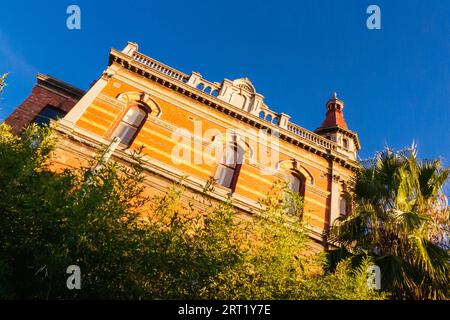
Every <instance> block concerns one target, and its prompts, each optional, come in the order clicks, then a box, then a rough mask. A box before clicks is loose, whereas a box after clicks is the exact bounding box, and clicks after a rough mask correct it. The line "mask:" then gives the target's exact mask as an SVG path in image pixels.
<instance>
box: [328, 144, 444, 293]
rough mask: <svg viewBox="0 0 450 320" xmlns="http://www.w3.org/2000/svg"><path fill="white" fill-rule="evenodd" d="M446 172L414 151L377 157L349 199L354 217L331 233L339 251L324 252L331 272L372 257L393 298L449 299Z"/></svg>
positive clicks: (360, 176)
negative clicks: (341, 263)
mask: <svg viewBox="0 0 450 320" xmlns="http://www.w3.org/2000/svg"><path fill="white" fill-rule="evenodd" d="M449 172H450V170H449V169H447V168H443V167H442V166H441V163H440V161H439V160H435V161H426V160H418V159H417V156H416V148H415V147H414V146H413V147H412V148H410V149H405V150H403V151H399V152H394V151H392V150H391V149H389V148H386V149H385V150H384V151H382V152H380V153H378V154H377V155H376V156H375V157H374V158H373V159H372V161H371V162H370V163H369V164H368V165H366V166H363V168H362V169H361V171H360V172H359V173H358V174H357V176H356V178H355V181H354V187H353V190H352V192H351V193H349V194H348V195H347V196H348V197H350V198H351V200H352V202H353V204H354V208H355V209H354V212H352V214H351V215H349V216H348V217H343V218H339V219H338V220H336V221H335V223H334V224H333V226H332V228H331V230H330V233H329V240H330V243H332V244H334V245H336V246H337V248H336V249H333V250H330V251H329V253H328V256H329V260H330V268H331V269H333V268H334V266H335V265H336V263H337V262H339V261H340V260H342V259H344V258H347V257H352V261H353V263H354V264H355V265H358V263H359V262H360V261H362V258H363V257H364V256H371V257H372V258H373V259H374V261H375V263H376V264H377V265H378V266H379V267H380V269H381V278H382V289H383V290H387V291H389V292H391V294H392V298H394V299H449V298H450V294H449V292H450V291H449V286H450V263H449V247H448V227H449V208H448V205H447V203H446V198H445V196H444V195H443V193H442V187H443V185H444V184H445V182H446V181H447V179H448V177H449ZM445 232H447V234H446V239H447V240H446V241H445V237H443V233H445ZM443 239H444V240H443Z"/></svg>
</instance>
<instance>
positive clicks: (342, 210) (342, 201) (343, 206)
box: [339, 198, 347, 216]
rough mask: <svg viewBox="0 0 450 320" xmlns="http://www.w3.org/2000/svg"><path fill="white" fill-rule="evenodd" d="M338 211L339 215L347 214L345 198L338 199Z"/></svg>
mask: <svg viewBox="0 0 450 320" xmlns="http://www.w3.org/2000/svg"><path fill="white" fill-rule="evenodd" d="M339 213H340V215H341V216H346V215H347V200H345V198H341V199H340V200H339Z"/></svg>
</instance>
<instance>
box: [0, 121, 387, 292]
mask: <svg viewBox="0 0 450 320" xmlns="http://www.w3.org/2000/svg"><path fill="white" fill-rule="evenodd" d="M55 143H56V141H55V139H54V138H53V135H52V130H51V128H48V127H46V128H39V127H37V126H36V125H31V126H29V127H27V128H26V129H25V131H24V132H23V133H22V135H21V136H16V135H13V134H12V133H11V129H10V128H9V127H8V126H7V125H5V124H0V298H2V299H79V298H81V299H207V298H208V299H237V298H240V299H379V298H383V295H380V294H378V293H376V292H374V291H372V290H371V289H369V288H367V286H366V284H365V278H366V275H365V271H364V270H363V269H361V270H360V271H352V270H351V269H350V268H349V266H348V264H349V262H343V263H341V264H340V265H339V267H338V269H337V271H336V272H332V273H330V272H324V266H325V264H324V263H325V262H324V260H323V257H322V256H321V255H319V256H312V255H308V254H307V252H308V248H307V237H306V231H305V229H304V226H303V223H302V222H301V221H300V220H299V219H298V216H295V215H292V214H289V213H288V212H292V205H291V203H290V201H292V196H290V195H287V196H286V193H285V192H284V191H283V186H279V185H278V186H275V187H274V190H273V192H272V193H270V194H269V196H268V197H267V199H262V200H261V204H262V206H263V210H262V211H261V213H260V214H259V216H258V217H253V218H251V219H249V217H248V216H245V215H241V214H239V213H238V212H236V210H235V209H234V206H233V204H232V202H231V200H230V199H228V201H222V202H217V201H215V200H213V199H212V197H211V196H210V191H211V190H212V189H213V188H214V185H213V183H212V182H210V183H208V184H207V185H206V186H205V189H204V191H203V192H202V193H199V194H196V195H195V196H194V197H192V195H189V196H188V195H187V194H186V190H184V187H183V185H182V183H181V182H180V183H177V184H174V185H173V186H172V187H171V188H169V189H168V190H167V191H166V192H164V193H163V194H159V195H156V196H153V197H152V198H148V197H147V196H146V195H145V192H144V187H143V186H144V184H145V180H144V175H143V168H142V166H141V164H140V154H139V152H137V153H136V154H135V155H134V156H133V157H132V161H131V163H132V165H131V166H123V165H121V164H118V163H116V162H114V161H110V162H108V163H101V164H102V165H101V166H98V165H97V164H98V161H100V159H101V157H98V159H93V160H92V162H91V163H90V164H89V165H88V166H87V167H82V168H79V169H66V170H64V171H62V172H55V171H54V170H52V167H51V165H52V157H51V156H52V151H53V150H54V148H55ZM93 167H96V168H97V169H98V170H92V168H93ZM286 199H290V200H289V201H288V200H286ZM295 208H296V212H297V213H298V215H300V213H301V211H302V201H301V199H297V200H296V201H295ZM288 209H289V210H288ZM367 261H369V260H367ZM69 265H78V266H79V267H80V268H81V276H82V281H81V285H82V288H81V290H73V291H70V290H68V289H67V288H66V278H67V277H68V275H67V274H66V268H67V267H68V266H69Z"/></svg>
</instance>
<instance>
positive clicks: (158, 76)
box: [109, 49, 360, 170]
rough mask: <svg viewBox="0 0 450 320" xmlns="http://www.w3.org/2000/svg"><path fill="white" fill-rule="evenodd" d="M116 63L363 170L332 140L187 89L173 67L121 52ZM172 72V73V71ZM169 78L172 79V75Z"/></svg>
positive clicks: (115, 54)
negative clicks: (152, 64) (158, 66)
mask: <svg viewBox="0 0 450 320" xmlns="http://www.w3.org/2000/svg"><path fill="white" fill-rule="evenodd" d="M114 63H117V64H119V65H120V66H122V67H123V68H125V69H127V70H129V71H131V72H133V73H135V74H137V75H139V76H142V77H145V78H147V79H149V80H151V81H154V82H157V83H159V84H161V85H163V86H165V87H167V88H169V89H172V90H174V91H177V92H179V93H181V94H183V95H185V96H187V97H189V98H192V99H194V100H197V101H199V102H201V103H202V104H204V105H206V106H208V107H211V108H214V109H216V110H218V111H220V112H222V113H225V114H227V115H229V116H232V117H234V118H236V119H238V120H240V121H243V122H244V123H247V124H249V125H251V126H254V127H255V128H258V129H265V130H267V132H268V133H274V132H277V133H279V136H280V138H281V139H283V140H285V141H287V142H289V143H291V144H293V145H295V146H298V147H300V148H303V149H305V150H307V151H310V152H313V153H315V154H318V155H320V156H322V157H324V158H327V159H331V160H333V161H336V162H338V163H339V164H340V165H342V166H343V167H345V168H348V169H351V170H358V168H359V167H360V165H359V163H358V162H357V161H354V160H351V159H349V158H348V157H347V156H345V155H344V154H341V153H340V152H339V151H337V150H338V145H337V144H335V143H334V142H332V141H329V140H328V139H326V138H324V137H321V136H320V135H317V134H316V133H314V132H312V131H309V130H307V129H304V128H302V129H303V130H305V131H307V132H308V134H309V135H310V136H311V137H312V138H313V140H314V142H313V141H310V140H308V139H306V138H304V137H302V136H299V135H295V134H293V133H292V132H290V131H288V130H286V129H284V128H281V127H278V126H275V125H272V124H271V123H269V122H266V121H263V120H261V119H260V118H258V117H257V116H255V115H253V114H251V113H248V112H245V111H243V110H241V109H239V108H236V107H235V106H233V105H231V104H229V103H226V102H224V101H222V100H219V99H217V98H216V97H214V96H211V95H208V94H205V93H204V92H202V91H200V90H197V89H195V88H193V87H191V86H188V85H186V83H185V82H186V79H187V77H188V76H187V75H186V74H183V73H181V72H179V71H177V70H175V69H172V68H170V67H167V66H165V68H167V69H166V70H168V71H166V72H165V73H162V72H159V71H157V70H155V69H152V68H150V67H148V66H147V65H144V64H141V63H139V62H137V61H135V60H134V59H133V58H132V57H130V56H128V55H126V54H124V53H122V52H120V51H118V50H115V49H111V54H110V58H109V65H112V64H114ZM169 68H170V69H169ZM167 73H168V74H169V75H168V74H167ZM173 74H175V75H176V76H175V77H174V76H173ZM322 140H323V141H324V144H326V145H327V146H329V148H325V147H322V146H321V145H318V142H320V141H322Z"/></svg>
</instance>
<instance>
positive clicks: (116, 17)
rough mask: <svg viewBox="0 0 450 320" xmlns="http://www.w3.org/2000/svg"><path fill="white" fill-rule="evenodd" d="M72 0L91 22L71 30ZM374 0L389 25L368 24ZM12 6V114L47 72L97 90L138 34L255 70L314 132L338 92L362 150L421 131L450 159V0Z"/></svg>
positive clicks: (223, 69)
mask: <svg viewBox="0 0 450 320" xmlns="http://www.w3.org/2000/svg"><path fill="white" fill-rule="evenodd" d="M70 4H77V5H79V6H80V8H81V13H82V17H81V18H82V21H81V26H82V29H81V30H79V31H69V30H68V29H67V28H66V19H67V16H68V15H67V14H66V8H67V6H68V5H70ZM370 4H376V5H378V6H379V7H380V8H381V19H382V22H381V27H382V29H381V30H368V29H367V28H366V19H367V17H368V15H367V14H366V8H367V7H368V6H369V5H370ZM0 12H2V17H1V20H0V73H2V72H4V71H10V72H11V74H10V77H9V79H8V81H9V86H8V87H7V89H6V90H5V92H4V94H3V101H2V102H1V110H0V119H1V118H5V117H6V116H7V115H8V114H9V113H10V112H11V111H12V110H13V108H15V107H16V106H17V105H18V104H19V103H20V102H21V101H22V100H24V99H25V98H26V97H27V95H28V94H29V92H30V90H31V88H32V86H33V85H34V83H35V75H36V73H37V72H41V73H45V74H50V75H52V76H55V77H57V78H59V79H62V80H64V81H66V82H69V83H71V84H73V85H75V86H78V87H80V88H83V89H87V88H88V87H89V84H90V83H91V82H92V81H93V80H95V79H96V78H97V77H98V76H99V75H100V74H101V72H102V70H104V69H105V68H106V65H107V61H108V51H109V48H111V47H114V48H117V49H122V48H123V47H124V46H125V45H126V43H127V41H135V42H138V43H139V45H140V51H141V52H143V53H145V54H147V55H149V56H151V57H154V58H156V59H158V60H160V61H162V62H165V63H166V64H168V65H170V66H173V67H175V68H177V69H179V70H181V71H184V72H186V73H190V72H191V71H193V70H194V71H198V72H200V73H201V74H202V75H203V76H204V77H205V78H206V79H208V80H211V81H219V82H220V81H222V79H223V78H228V79H235V78H238V77H248V78H250V79H251V81H252V82H253V84H254V85H255V86H256V89H257V91H258V92H260V93H261V94H263V95H264V96H265V101H266V103H267V104H268V105H269V106H270V108H271V109H273V110H275V111H278V112H285V113H288V114H290V115H291V116H292V118H293V120H294V122H296V123H298V124H300V125H301V126H304V127H306V128H308V129H311V130H314V129H315V128H317V127H318V126H319V125H320V124H321V122H322V120H323V118H324V115H325V106H324V104H325V101H326V100H327V99H328V98H329V97H330V96H331V94H332V92H333V91H337V92H338V96H339V97H340V98H342V99H343V100H344V102H345V109H344V112H345V118H346V120H347V123H348V124H349V127H350V128H351V129H352V130H354V131H356V132H358V134H359V137H360V140H361V143H362V148H363V149H362V150H361V153H360V155H361V157H363V158H364V157H367V156H369V155H372V154H373V153H374V152H375V151H376V150H380V149H382V148H383V146H384V145H386V144H387V145H389V146H391V147H394V148H401V147H404V146H409V145H411V142H412V141H413V140H415V141H416V142H417V144H418V145H419V155H420V156H421V157H423V158H437V157H440V156H441V157H443V159H444V161H445V163H446V165H449V164H450V161H449V159H450V142H449V133H450V132H449V131H450V130H449V123H450V111H449V110H450V109H449V108H450V105H449V103H450V99H449V96H450V1H449V0H429V1H425V0H408V1H406V0H405V1H400V0H389V1H381V0H374V1H365V0H341V1H337V0H334V1H331V0H330V1H328V0H309V1H292V2H290V1H282V0H278V1H261V0H253V1H245V0H240V1H230V0H228V1H208V2H207V1H193V0H184V1H132V0H128V1H76V0H72V1H33V2H31V1H2V3H1V4H0Z"/></svg>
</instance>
